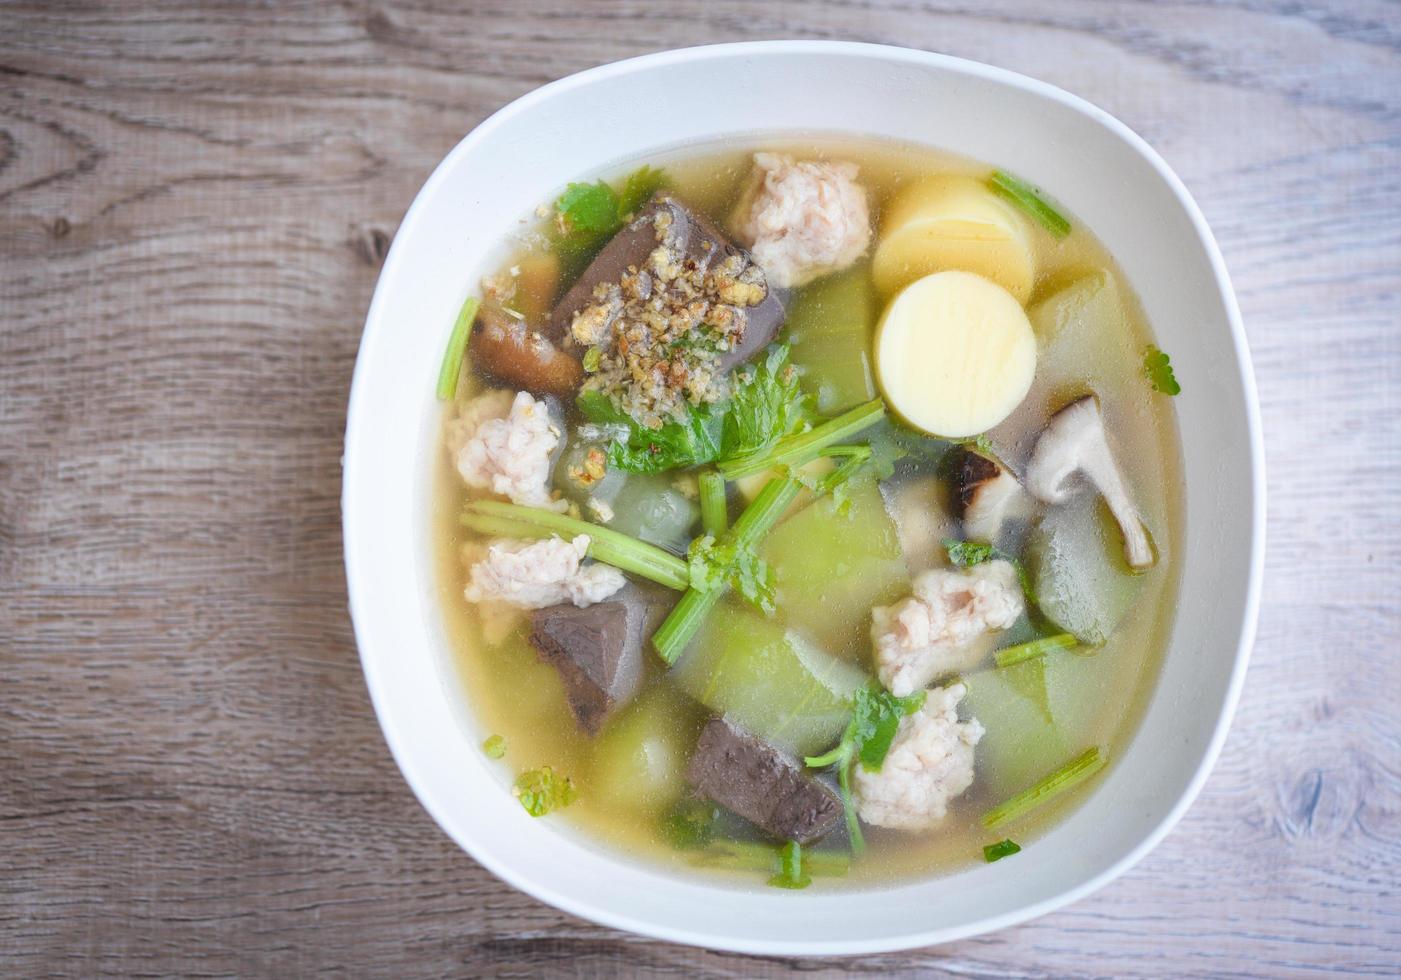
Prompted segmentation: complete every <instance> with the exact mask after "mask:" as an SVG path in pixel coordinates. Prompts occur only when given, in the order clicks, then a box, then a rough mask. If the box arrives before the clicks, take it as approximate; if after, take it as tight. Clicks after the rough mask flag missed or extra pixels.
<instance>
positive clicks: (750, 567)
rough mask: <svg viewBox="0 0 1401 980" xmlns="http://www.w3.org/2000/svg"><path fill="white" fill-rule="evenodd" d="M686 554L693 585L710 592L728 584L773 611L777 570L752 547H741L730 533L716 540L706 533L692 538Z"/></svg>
mask: <svg viewBox="0 0 1401 980" xmlns="http://www.w3.org/2000/svg"><path fill="white" fill-rule="evenodd" d="M686 557H687V567H688V568H689V570H690V574H691V588H693V589H695V590H696V591H697V592H709V591H711V590H712V589H715V588H719V587H720V586H722V585H728V586H730V588H732V589H734V590H735V591H736V592H738V593H739V594H740V595H741V596H743V597H744V598H745V599H746V600H747V601H748V602H750V603H752V604H753V605H755V606H757V607H759V608H760V609H761V610H763V611H764V613H765V614H767V615H770V616H771V615H773V613H774V610H775V605H774V594H775V588H776V580H775V577H774V572H773V569H772V568H770V567H769V565H768V563H767V562H765V561H764V560H763V559H762V558H760V557H759V556H758V554H757V553H755V551H754V549H753V548H752V547H741V546H740V545H738V544H736V543H735V542H734V541H733V540H731V539H730V538H729V537H723V538H721V539H720V540H719V541H717V540H716V539H715V538H714V537H712V536H711V535H709V534H706V535H702V536H701V537H698V538H696V539H695V540H693V541H692V542H691V546H690V547H689V548H688V549H687V550H686Z"/></svg>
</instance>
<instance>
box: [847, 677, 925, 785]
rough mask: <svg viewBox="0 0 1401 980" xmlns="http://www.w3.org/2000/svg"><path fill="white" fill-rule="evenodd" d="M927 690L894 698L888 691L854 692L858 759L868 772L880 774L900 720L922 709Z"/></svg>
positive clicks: (869, 690) (864, 690) (868, 689)
mask: <svg viewBox="0 0 1401 980" xmlns="http://www.w3.org/2000/svg"><path fill="white" fill-rule="evenodd" d="M927 696H928V692H927V691H916V692H915V693H914V694H911V695H909V696H908V697H903V698H897V697H896V696H895V695H893V694H891V693H890V692H889V691H877V690H873V689H871V688H862V689H861V690H859V691H857V692H856V702H855V712H854V714H853V720H854V721H855V723H856V744H857V752H856V754H857V758H859V759H860V760H861V768H863V769H865V770H866V771H867V772H880V769H881V766H882V765H884V764H885V757H886V754H887V753H889V752H890V744H891V743H892V742H894V741H895V733H896V732H897V731H899V729H900V719H901V718H903V717H905V716H906V715H912V714H914V713H915V712H916V711H918V710H919V709H920V708H922V707H924V699H925V698H926V697H927Z"/></svg>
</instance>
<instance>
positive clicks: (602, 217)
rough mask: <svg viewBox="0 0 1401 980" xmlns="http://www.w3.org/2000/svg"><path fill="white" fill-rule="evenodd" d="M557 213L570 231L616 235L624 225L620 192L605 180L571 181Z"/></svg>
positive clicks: (556, 208)
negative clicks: (615, 232) (619, 206)
mask: <svg viewBox="0 0 1401 980" xmlns="http://www.w3.org/2000/svg"><path fill="white" fill-rule="evenodd" d="M555 213H556V214H558V215H559V222H560V225H562V226H563V227H564V229H565V231H566V232H596V233H599V234H612V233H613V232H614V231H617V229H618V225H619V224H620V221H619V218H618V192H617V191H615V190H613V188H611V187H609V186H608V184H607V183H605V182H604V181H601V180H600V181H596V182H594V183H592V184H570V185H569V186H568V187H566V188H565V189H564V193H563V194H561V195H560V196H559V200H558V201H556V202H555Z"/></svg>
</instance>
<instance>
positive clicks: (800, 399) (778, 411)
mask: <svg viewBox="0 0 1401 980" xmlns="http://www.w3.org/2000/svg"><path fill="white" fill-rule="evenodd" d="M788 350H789V349H788V345H787V344H775V345H773V346H772V347H770V348H769V349H768V351H767V353H766V354H765V355H764V358H763V360H761V361H759V362H758V363H757V364H755V365H753V366H751V367H746V368H741V369H740V370H739V371H737V372H735V378H734V384H733V391H732V394H731V396H730V404H729V408H728V411H727V412H726V415H725V427H724V434H723V438H722V440H721V453H722V456H723V458H725V459H735V458H737V457H740V456H745V455H748V454H750V453H758V452H762V451H763V450H765V449H768V448H769V447H770V446H772V445H773V444H774V443H776V442H778V440H780V439H782V438H783V437H784V436H786V435H791V434H792V433H793V432H796V431H797V430H798V429H799V428H801V427H802V426H803V425H804V424H805V423H806V421H807V396H806V395H804V394H803V392H802V390H801V389H800V388H799V386H798V372H797V371H796V370H795V369H794V367H793V366H792V365H791V364H789V363H788Z"/></svg>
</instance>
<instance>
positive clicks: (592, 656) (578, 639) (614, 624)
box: [530, 602, 642, 735]
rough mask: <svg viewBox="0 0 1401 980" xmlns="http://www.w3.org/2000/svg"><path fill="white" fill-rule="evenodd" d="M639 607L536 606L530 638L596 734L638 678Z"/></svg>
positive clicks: (585, 724)
mask: <svg viewBox="0 0 1401 980" xmlns="http://www.w3.org/2000/svg"><path fill="white" fill-rule="evenodd" d="M641 620H642V612H641V610H640V609H639V608H637V607H636V606H634V605H632V604H630V603H626V602H601V603H598V604H597V605H593V606H589V607H587V608H585V609H579V608H577V607H576V606H571V605H567V604H566V605H561V606H550V607H548V608H546V609H539V610H536V612H535V614H534V616H533V618H532V620H531V630H530V642H531V643H532V644H533V645H534V647H535V649H536V651H537V652H538V653H539V655H540V659H542V660H544V661H546V662H547V663H550V664H553V665H554V667H555V669H556V670H558V671H559V673H560V677H562V678H563V679H564V690H565V694H566V695H567V696H568V698H569V707H570V708H571V709H572V710H573V712H574V718H575V720H576V721H578V723H579V727H580V728H582V729H583V730H584V731H585V732H587V733H588V734H590V735H596V734H597V733H598V730H599V728H601V727H602V726H603V722H604V721H605V720H606V719H607V717H608V715H609V714H611V713H612V712H613V710H614V709H615V708H617V707H619V706H620V705H622V704H624V703H626V702H627V701H628V700H630V699H631V698H632V696H633V695H634V694H636V693H637V687H638V684H639V683H640V682H641V680H642V642H641V631H642V623H641Z"/></svg>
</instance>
